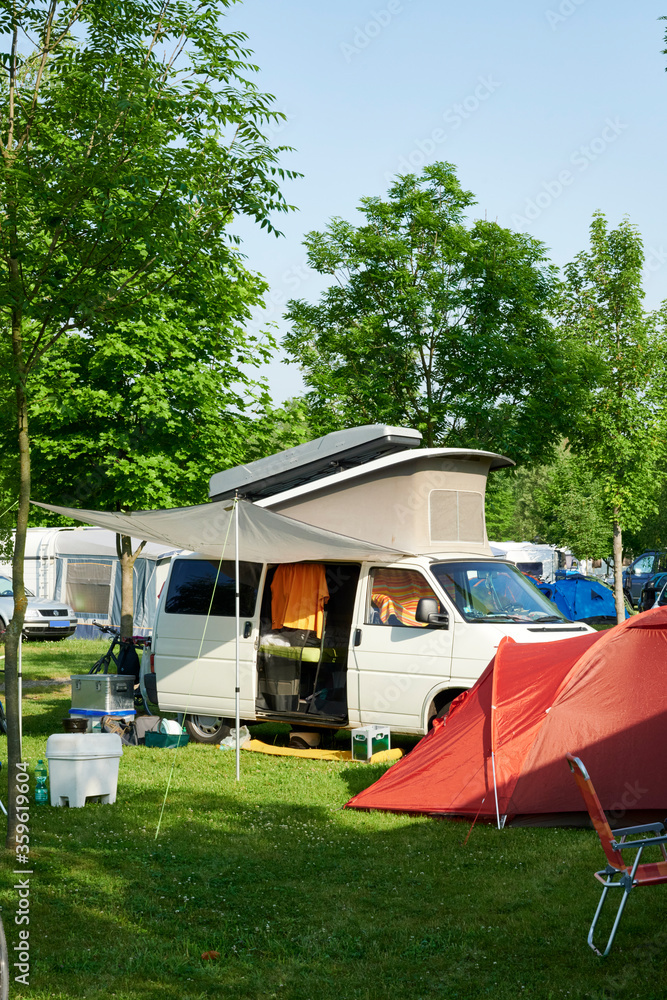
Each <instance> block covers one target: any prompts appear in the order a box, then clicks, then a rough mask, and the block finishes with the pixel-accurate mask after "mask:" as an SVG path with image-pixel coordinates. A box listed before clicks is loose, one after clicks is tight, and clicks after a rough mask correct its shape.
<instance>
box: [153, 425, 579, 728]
mask: <svg viewBox="0 0 667 1000" xmlns="http://www.w3.org/2000/svg"><path fill="white" fill-rule="evenodd" d="M418 441H419V435H418V433H417V432H415V431H404V430H401V429H396V428H385V427H382V426H373V427H370V428H356V429H354V431H351V432H340V433H337V434H332V435H327V436H326V437H325V438H321V439H319V440H318V441H315V442H310V443H309V444H308V445H302V446H300V448H296V449H290V451H288V452H285V453H283V454H282V455H279V456H272V457H271V458H270V459H264V460H262V461H261V462H257V463H252V464H251V465H249V466H244V467H239V468H237V469H232V470H228V471H226V472H222V473H218V474H217V475H216V476H213V478H212V480H211V490H210V492H211V496H212V498H213V499H214V500H218V501H225V500H226V499H228V498H229V497H231V496H234V495H238V494H239V492H242V493H243V495H244V497H245V498H247V499H250V500H252V501H254V503H255V504H256V505H257V506H259V507H265V508H268V509H270V510H272V511H275V512H279V513H281V514H284V515H286V516H287V517H289V518H293V519H294V520H296V521H301V522H305V523H306V524H309V525H314V526H316V527H319V528H326V529H328V530H329V531H334V532H339V533H340V534H341V535H344V536H347V537H346V539H345V541H346V543H347V554H346V556H345V557H344V558H341V559H340V560H339V559H336V558H332V556H331V552H330V551H329V553H328V554H327V556H326V557H325V558H322V559H317V558H312V559H308V561H305V562H304V561H301V562H297V561H295V562H293V563H285V562H284V561H282V562H278V561H277V560H275V559H273V560H272V558H271V552H270V551H269V550H268V548H267V551H266V555H265V558H264V560H263V561H261V562H260V561H256V562H248V561H244V560H243V555H242V546H241V564H240V634H239V659H240V692H239V694H240V714H241V717H242V719H244V720H245V721H248V722H252V721H260V720H269V719H271V720H280V721H282V722H289V723H291V724H293V725H294V726H298V727H299V728H318V727H329V728H354V727H357V726H360V725H366V724H368V723H379V724H385V725H388V726H390V727H391V729H393V730H394V731H397V732H404V733H416V734H422V733H424V732H426V731H427V729H428V727H429V724H430V723H431V721H432V719H433V718H434V717H435V716H437V715H439V714H443V713H444V712H446V711H447V709H448V706H449V704H450V703H451V701H452V699H453V698H454V697H456V696H457V695H458V694H460V693H461V692H462V691H464V690H466V689H467V688H469V687H470V686H471V685H472V684H473V683H474V682H475V681H476V680H477V678H478V677H479V676H480V674H481V672H482V671H483V670H484V668H485V667H486V665H487V664H488V662H489V661H490V660H491V658H492V657H493V655H494V652H495V650H496V649H497V647H498V643H499V642H500V641H501V639H502V638H503V637H504V636H509V637H510V638H511V639H513V640H515V641H516V642H549V641H553V640H558V639H563V638H567V637H571V636H573V635H579V634H583V633H586V632H590V631H592V630H591V629H590V628H589V626H586V625H582V624H580V623H572V622H569V621H568V620H567V619H566V618H564V616H563V615H562V614H561V613H560V612H559V611H558V609H557V608H556V607H555V605H553V604H551V603H550V602H549V601H548V600H547V599H546V598H545V597H544V596H543V595H542V594H541V593H540V592H539V591H538V590H537V588H536V587H534V586H533V584H532V583H530V581H528V580H526V578H525V577H524V576H523V575H522V574H521V573H520V572H519V570H518V569H517V568H516V566H514V565H513V564H511V563H509V562H504V561H500V560H499V559H497V558H493V555H492V552H491V549H490V546H489V543H488V539H487V536H486V528H485V520H484V494H485V489H486V478H487V475H488V473H489V471H490V470H491V469H495V468H501V467H503V466H507V465H510V464H512V463H511V462H510V460H509V459H506V458H503V457H502V456H499V455H494V454H491V453H489V452H481V451H473V450H469V449H453V448H437V449H423V450H419V451H414V450H411V449H412V448H413V447H414V445H415V444H416V443H418ZM353 539H359V540H360V541H359V543H358V545H359V553H360V557H359V559H355V558H354V557H353V556H352V557H351V556H350V555H349V552H350V545H349V543H350V542H351V541H352V540H353ZM364 542H367V543H374V544H375V545H377V546H385V547H386V549H389V550H393V551H394V552H395V553H396V555H395V556H394V555H393V554H391V553H390V554H389V555H387V554H386V549H385V552H384V553H383V554H382V556H381V557H380V558H375V559H373V558H371V559H369V557H368V554H367V553H366V554H363V550H364ZM236 642H237V629H236V617H235V580H234V563H233V561H231V562H230V561H224V562H222V563H219V562H218V561H217V560H215V559H211V558H206V557H204V556H202V555H198V554H197V553H196V552H195V553H192V554H188V555H179V556H176V557H175V558H174V559H173V560H172V563H171V566H170V570H169V576H168V578H167V582H166V585H165V587H164V590H163V593H162V596H161V599H160V602H159V605H158V612H157V617H156V624H155V629H154V635H153V646H152V655H151V665H150V668H149V670H147V671H146V672H145V673H144V677H143V680H144V683H145V684H146V687H147V690H148V693H149V695H150V696H151V698H152V700H154V701H156V702H157V703H158V704H159V706H160V709H161V710H162V711H175V712H179V713H183V714H184V715H185V716H186V725H187V728H188V731H189V732H190V734H191V736H192V737H193V738H194V739H196V740H199V741H202V742H217V741H219V739H220V738H221V736H222V735H223V734H224V733H225V732H226V729H225V726H227V725H229V724H230V723H231V720H232V719H233V717H234V713H235V657H236Z"/></svg>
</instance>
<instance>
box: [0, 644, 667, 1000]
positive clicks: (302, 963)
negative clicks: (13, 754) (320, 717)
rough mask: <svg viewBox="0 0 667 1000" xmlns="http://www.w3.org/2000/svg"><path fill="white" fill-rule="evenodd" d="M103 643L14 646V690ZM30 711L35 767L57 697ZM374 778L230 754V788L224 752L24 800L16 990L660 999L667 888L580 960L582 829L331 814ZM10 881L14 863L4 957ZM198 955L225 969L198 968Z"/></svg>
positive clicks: (141, 762) (187, 999)
mask: <svg viewBox="0 0 667 1000" xmlns="http://www.w3.org/2000/svg"><path fill="white" fill-rule="evenodd" d="M101 648H104V644H103V643H102V644H98V643H83V642H78V643H77V642H75V641H69V642H67V643H62V644H55V645H49V644H39V645H37V644H35V645H29V646H27V647H26V648H25V660H24V662H25V675H26V677H28V678H30V677H33V678H35V679H45V678H47V677H49V676H50V675H51V676H54V677H55V678H56V679H57V680H58V681H62V679H63V678H66V677H68V676H69V674H70V673H78V672H82V671H83V670H84V669H85V665H90V663H92V662H93V660H94V658H95V657H96V656H97V655H99V653H98V650H99V649H101ZM24 707H25V722H24V733H25V747H24V749H25V753H24V756H25V757H26V759H28V760H29V761H30V764H31V768H32V767H34V765H35V763H36V761H37V758H38V757H40V756H43V754H44V750H45V744H46V738H47V736H48V734H49V733H52V732H59V731H61V719H62V718H63V717H64V716H66V714H67V710H68V708H69V690H68V688H67V687H63V686H62V685H60V686H53V687H45V688H42V687H35V688H32V689H27V690H26V693H25V700H24ZM262 731H263V732H264V734H265V736H266V735H267V734H271V739H273V737H274V736H275V734H276V733H277V732H279V729H277V728H276V727H273V729H271V727H257V728H256V730H255V732H256V734H257V735H261V733H262ZM408 742H409V741H408ZM0 756H1V757H2V759H3V760H5V761H6V753H5V749H4V738H3V742H2V743H0ZM172 764H173V765H174V769H173V777H172V780H171V787H170V791H169V796H168V799H167V803H166V807H165V811H164V817H163V820H162V826H161V830H160V834H159V837H158V838H157V839H156V836H155V834H156V829H157V824H158V819H159V816H160V810H161V807H162V801H163V796H164V792H165V788H166V786H167V781H168V779H169V775H170V772H171V769H172ZM564 766H565V765H564ZM382 770H383V768H382V767H375V766H370V765H363V764H353V763H347V764H340V763H333V762H320V761H307V760H298V759H294V758H292V759H290V758H276V757H263V756H261V755H259V754H257V755H255V754H252V753H247V752H243V753H242V757H241V771H242V776H241V782H240V783H238V784H237V783H236V781H235V780H234V754H233V753H231V752H221V751H219V750H218V749H217V748H216V747H209V746H201V745H193V744H190V745H189V746H187V747H186V748H185V749H183V750H179V751H170V750H153V749H146V748H140V747H139V748H127V749H126V750H125V752H124V754H123V757H122V760H121V762H120V777H119V784H118V800H117V802H116V804H115V805H112V806H109V805H99V804H89V805H87V806H86V807H85V808H84V809H72V810H70V809H52V808H51V807H50V806H36V805H32V806H31V809H30V836H31V843H30V846H31V867H32V869H33V872H34V874H32V875H31V876H30V879H31V882H30V888H31V897H30V899H31V908H30V927H29V929H30V951H31V971H30V985H29V987H23V986H16V984H14V985H15V987H16V988H14V989H13V991H12V994H11V995H12V996H13V997H16V998H19V997H25V998H26V1000H27V998H30V1000H46V998H52V997H55V998H70V997H72V998H78V997H86V998H91V1000H97V998H105V1000H106V998H109V997H116V998H118V1000H139V998H142V1000H144V998H145V1000H153V998H154V1000H202V998H229V1000H260V998H262V1000H264V998H273V997H278V998H293V1000H319V998H322V1000H357V998H359V1000H381V998H404V997H406V998H415V1000H417V998H429V1000H431V998H433V1000H435V998H438V1000H449V998H455V997H456V998H471V1000H472V998H478V997H484V996H492V997H496V998H512V1000H515V998H517V997H540V998H565V997H571V998H581V997H590V998H595V1000H598V998H600V1000H602V998H611V1000H622V998H630V997H641V998H656V1000H657V998H662V997H664V995H665V986H664V979H665V971H666V957H667V927H663V923H664V919H663V914H664V913H665V909H666V907H667V887H663V888H660V887H657V888H655V889H644V890H642V889H640V890H638V891H637V892H636V893H633V895H632V897H631V899H630V901H629V903H628V907H627V911H626V914H625V916H624V919H623V924H622V926H621V930H620V931H619V934H618V937H617V941H616V944H615V946H614V950H613V951H612V954H611V956H610V957H609V958H607V959H605V960H601V959H598V958H597V957H596V956H595V955H594V954H593V953H592V952H591V951H590V950H589V949H588V947H587V946H586V933H587V929H588V925H589V923H590V920H591V917H592V914H593V911H594V908H595V905H596V901H597V898H598V892H597V888H596V887H597V883H596V882H595V881H594V879H593V877H592V872H593V871H594V869H595V868H596V867H601V866H602V854H601V851H600V849H599V846H598V843H597V840H596V838H595V837H594V835H593V834H592V833H591V832H588V831H583V830H558V829H557V830H546V829H544V830H542V829H506V830H503V831H501V832H499V831H497V830H495V829H494V828H492V827H489V826H482V825H480V824H478V825H476V826H475V827H474V828H473V829H472V831H471V832H470V830H469V825H468V824H463V823H456V822H450V821H436V820H432V819H426V818H424V819H415V818H407V817H403V816H392V815H384V814H379V813H376V814H366V813H357V812H353V811H347V810H341V806H342V805H343V804H344V803H345V802H346V801H347V799H348V798H349V797H350V796H351V795H352V794H354V793H355V792H357V791H359V790H360V789H361V788H363V787H365V786H366V785H368V784H370V783H371V782H372V781H373V780H375V779H376V778H377V777H378V776H379V775H380V773H382ZM2 774H3V777H6V772H5V771H4V770H3V772H2ZM5 789H6V782H5V787H4V789H3V791H2V797H3V799H4V797H5ZM13 868H14V862H13V857H9V856H8V859H7V862H6V865H5V875H4V888H3V893H2V913H3V919H4V922H5V928H6V931H7V936H8V939H9V945H10V949H11V948H12V945H14V944H15V943H16V941H17V932H18V927H17V926H15V924H14V914H15V911H16V908H17V899H18V897H17V893H16V891H14V890H13V889H12V888H11V887H12V885H13V882H14V876H13V875H12V874H11V872H12V871H13ZM17 878H18V876H17ZM209 950H215V951H217V952H219V953H220V958H219V959H218V960H213V961H203V960H202V959H201V954H202V952H204V951H209Z"/></svg>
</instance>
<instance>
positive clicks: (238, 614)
mask: <svg viewBox="0 0 667 1000" xmlns="http://www.w3.org/2000/svg"><path fill="white" fill-rule="evenodd" d="M239 577H240V573H239V495H238V493H236V494H235V497H234V579H235V580H236V675H235V676H236V685H235V687H236V691H235V695H236V780H237V781H240V780H241V736H240V733H239V729H240V728H241V704H240V698H241V667H240V652H241V639H240V634H241V582H240V579H239Z"/></svg>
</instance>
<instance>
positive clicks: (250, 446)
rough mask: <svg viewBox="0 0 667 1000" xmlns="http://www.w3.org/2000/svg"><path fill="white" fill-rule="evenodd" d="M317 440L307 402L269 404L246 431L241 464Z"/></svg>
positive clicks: (245, 428)
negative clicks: (279, 404)
mask: <svg viewBox="0 0 667 1000" xmlns="http://www.w3.org/2000/svg"><path fill="white" fill-rule="evenodd" d="M315 436H316V434H315V432H314V431H313V429H312V428H311V426H310V424H309V423H308V415H307V406H306V401H305V400H304V399H302V398H300V397H295V398H294V399H288V400H287V402H286V403H284V404H283V405H282V406H276V407H274V406H272V405H271V404H269V403H265V404H264V407H263V408H262V409H261V411H260V412H259V414H258V415H257V416H256V417H255V418H254V419H253V420H252V421H251V422H250V423H249V424H247V425H246V426H245V427H244V441H243V458H242V459H240V461H243V462H254V461H255V460H256V459H258V458H266V456H267V455H275V454H276V452H279V451H284V450H285V449H286V448H296V447H297V445H300V444H306V442H307V441H312V440H313V438H314V437H315ZM232 464H233V463H232ZM221 468H222V466H221Z"/></svg>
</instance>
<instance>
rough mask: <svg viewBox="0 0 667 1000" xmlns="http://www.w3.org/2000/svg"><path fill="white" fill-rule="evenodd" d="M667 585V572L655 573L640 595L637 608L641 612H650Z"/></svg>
mask: <svg viewBox="0 0 667 1000" xmlns="http://www.w3.org/2000/svg"><path fill="white" fill-rule="evenodd" d="M666 583H667V572H661V573H654V574H653V576H651V577H649V579H648V582H647V583H646V584H645V585H644V586H643V587H642V592H641V594H640V595H639V600H638V602H637V608H638V609H639V611H648V610H649V609H650V608H652V607H653V606H654V605H655V604H656V603H657V597H658V595H659V594H660V591H661V590H662V588H663V587H664V586H665V584H666Z"/></svg>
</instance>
